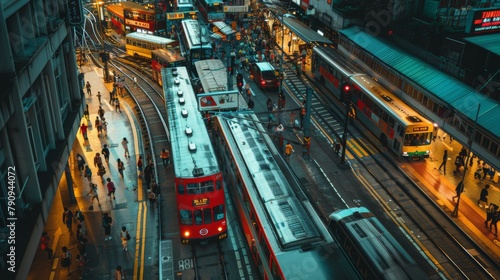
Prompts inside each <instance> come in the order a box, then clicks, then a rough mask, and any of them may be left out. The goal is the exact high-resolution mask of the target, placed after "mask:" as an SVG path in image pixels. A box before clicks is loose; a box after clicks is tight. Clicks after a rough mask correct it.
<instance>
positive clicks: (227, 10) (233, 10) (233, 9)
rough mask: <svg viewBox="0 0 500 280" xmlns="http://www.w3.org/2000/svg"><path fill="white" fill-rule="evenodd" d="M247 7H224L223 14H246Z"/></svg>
mask: <svg viewBox="0 0 500 280" xmlns="http://www.w3.org/2000/svg"><path fill="white" fill-rule="evenodd" d="M246 12H248V6H224V13H246Z"/></svg>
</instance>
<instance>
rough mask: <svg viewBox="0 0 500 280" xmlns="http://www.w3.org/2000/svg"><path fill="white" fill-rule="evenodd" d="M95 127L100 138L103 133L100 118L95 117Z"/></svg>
mask: <svg viewBox="0 0 500 280" xmlns="http://www.w3.org/2000/svg"><path fill="white" fill-rule="evenodd" d="M94 125H95V127H96V128H97V136H99V137H100V136H101V133H102V123H101V120H100V119H99V117H98V116H96V117H95V122H94Z"/></svg>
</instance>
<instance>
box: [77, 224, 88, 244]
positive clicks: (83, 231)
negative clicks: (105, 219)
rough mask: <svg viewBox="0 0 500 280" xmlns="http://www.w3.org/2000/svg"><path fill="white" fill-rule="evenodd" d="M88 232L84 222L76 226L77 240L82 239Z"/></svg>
mask: <svg viewBox="0 0 500 280" xmlns="http://www.w3.org/2000/svg"><path fill="white" fill-rule="evenodd" d="M86 234H87V230H86V229H85V227H83V225H82V224H79V225H78V226H77V227H76V240H78V241H82V240H83V238H84V237H85V235H86Z"/></svg>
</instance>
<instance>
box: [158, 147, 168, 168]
mask: <svg viewBox="0 0 500 280" xmlns="http://www.w3.org/2000/svg"><path fill="white" fill-rule="evenodd" d="M160 158H161V160H162V162H163V167H164V168H167V166H168V163H169V161H170V151H169V150H167V149H162V150H161V153H160Z"/></svg>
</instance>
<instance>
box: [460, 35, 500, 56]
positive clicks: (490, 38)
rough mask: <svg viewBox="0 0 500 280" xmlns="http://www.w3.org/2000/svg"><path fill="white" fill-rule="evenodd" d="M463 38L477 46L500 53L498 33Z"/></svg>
mask: <svg viewBox="0 0 500 280" xmlns="http://www.w3.org/2000/svg"><path fill="white" fill-rule="evenodd" d="M464 39H465V40H466V41H469V42H471V43H473V44H474V45H477V46H478V47H481V48H483V49H486V50H488V51H490V52H492V53H494V54H496V55H500V34H491V35H480V36H474V37H467V38H464Z"/></svg>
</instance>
